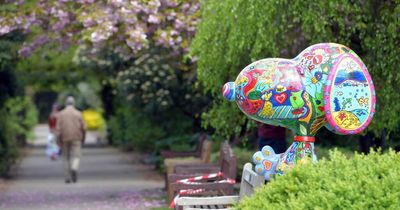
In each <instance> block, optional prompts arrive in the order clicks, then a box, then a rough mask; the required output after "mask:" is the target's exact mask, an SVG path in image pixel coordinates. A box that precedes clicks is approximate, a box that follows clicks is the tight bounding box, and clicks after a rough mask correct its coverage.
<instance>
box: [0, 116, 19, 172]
mask: <svg viewBox="0 0 400 210" xmlns="http://www.w3.org/2000/svg"><path fill="white" fill-rule="evenodd" d="M0 116H1V121H0V131H1V132H0V176H4V175H6V174H7V172H8V171H9V169H10V167H11V165H12V164H14V162H15V160H16V159H17V157H18V147H17V141H16V138H15V137H16V132H15V129H14V123H15V122H13V121H11V120H10V118H11V116H10V114H9V113H8V112H7V110H6V109H5V108H2V109H0Z"/></svg>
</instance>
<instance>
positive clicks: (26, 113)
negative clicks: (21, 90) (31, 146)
mask: <svg viewBox="0 0 400 210" xmlns="http://www.w3.org/2000/svg"><path fill="white" fill-rule="evenodd" d="M6 109H7V111H8V113H9V121H10V122H11V126H13V129H14V130H15V132H16V135H17V136H16V137H17V138H18V140H20V141H25V140H26V139H27V138H31V137H33V133H32V129H33V127H34V126H35V125H36V124H37V122H38V112H37V110H36V107H35V105H34V104H33V102H32V101H31V99H30V98H29V97H28V96H24V97H15V98H10V99H8V100H7V101H6Z"/></svg>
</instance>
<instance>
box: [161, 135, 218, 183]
mask: <svg viewBox="0 0 400 210" xmlns="http://www.w3.org/2000/svg"><path fill="white" fill-rule="evenodd" d="M198 150H199V151H198ZM211 150H212V142H211V141H209V140H208V139H207V136H206V135H201V136H200V137H199V144H198V146H197V149H196V150H195V151H193V152H172V151H168V152H167V151H163V152H162V153H161V155H163V157H168V158H165V159H164V167H165V187H166V188H167V187H168V174H173V173H174V171H175V169H174V168H175V166H177V165H181V164H189V165H197V164H204V163H208V162H210V156H211Z"/></svg>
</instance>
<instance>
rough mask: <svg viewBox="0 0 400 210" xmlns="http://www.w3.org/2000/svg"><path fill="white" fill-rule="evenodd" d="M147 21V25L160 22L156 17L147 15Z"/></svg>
mask: <svg viewBox="0 0 400 210" xmlns="http://www.w3.org/2000/svg"><path fill="white" fill-rule="evenodd" d="M147 21H148V22H149V23H154V24H158V23H160V20H159V19H158V17H157V16H155V15H149V18H148V19H147Z"/></svg>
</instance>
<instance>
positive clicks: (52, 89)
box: [0, 0, 400, 173]
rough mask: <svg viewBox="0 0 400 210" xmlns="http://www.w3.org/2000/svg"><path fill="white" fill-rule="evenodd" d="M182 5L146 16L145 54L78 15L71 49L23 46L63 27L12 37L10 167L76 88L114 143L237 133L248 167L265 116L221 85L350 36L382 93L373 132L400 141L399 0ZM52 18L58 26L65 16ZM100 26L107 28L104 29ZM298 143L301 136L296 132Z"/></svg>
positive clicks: (1, 39) (177, 146) (3, 86)
mask: <svg viewBox="0 0 400 210" xmlns="http://www.w3.org/2000/svg"><path fill="white" fill-rule="evenodd" d="M118 2H123V1H118ZM118 2H117V3H118ZM140 2H141V3H143V4H145V3H146V1H140ZM177 2H178V3H177V5H176V8H174V9H172V8H171V9H166V10H163V11H161V12H160V14H158V15H159V17H162V15H167V16H168V18H169V19H168V18H167V19H168V20H167V19H165V20H164V19H163V21H167V22H166V23H165V24H164V23H163V22H161V23H160V24H159V25H157V24H156V23H150V22H146V24H145V26H146V27H144V28H145V29H146V30H148V31H145V32H143V31H141V33H148V34H149V35H151V38H149V39H148V40H146V42H145V45H146V47H145V48H143V49H141V50H139V51H132V50H129V48H127V46H126V42H125V41H126V40H124V39H122V40H120V38H121V37H118V36H117V35H116V34H114V35H112V36H109V37H107V39H106V40H104V42H105V43H103V44H101V43H90V42H89V41H88V39H90V37H88V36H89V35H90V33H89V32H90V30H89V29H90V27H89V28H88V29H82V28H84V26H83V25H82V24H84V23H85V20H79V21H80V22H79V21H78V23H76V22H74V21H75V20H76V19H74V20H69V21H71V22H72V24H70V25H68V27H66V29H65V30H66V31H62V30H61V31H58V32H56V33H60V34H61V35H63V36H64V35H66V34H68V33H69V32H71V31H73V32H76V31H77V30H83V31H84V32H83V34H79V33H77V34H78V35H77V36H78V37H74V35H72V37H71V40H70V42H69V43H70V44H71V46H69V47H64V48H62V46H61V47H60V43H58V42H52V41H49V40H47V41H46V43H44V42H43V43H44V44H42V45H40V46H39V47H37V46H35V49H31V51H32V53H33V54H32V55H31V56H30V57H22V56H20V54H18V52H17V51H18V50H20V49H21V46H24V47H28V46H30V45H29V43H32V42H34V43H35V44H36V45H38V44H37V43H38V41H37V39H36V38H37V36H39V38H40V35H42V34H45V33H49V34H50V35H54V34H52V33H51V32H49V31H46V30H44V29H43V28H42V29H41V28H40V27H38V26H34V27H32V28H31V34H27V33H25V32H21V31H18V30H17V31H14V32H11V33H8V34H4V35H1V36H0V112H1V113H2V114H0V117H1V120H0V127H1V129H2V130H1V131H2V132H0V143H1V144H0V151H1V153H0V154H1V155H0V167H1V168H0V173H1V171H6V169H8V167H9V165H10V163H12V162H13V161H14V160H15V158H16V157H17V155H16V154H17V153H16V151H17V149H16V148H17V144H18V143H17V142H19V141H20V140H17V139H26V138H27V137H29V130H30V129H31V128H32V126H33V125H34V124H35V123H36V122H37V121H40V122H46V120H47V117H48V114H49V113H50V111H51V107H52V104H53V103H58V104H59V105H61V106H62V105H63V104H64V100H65V98H66V97H67V96H69V95H73V96H75V98H76V101H77V107H78V108H79V109H80V110H82V111H84V116H85V119H86V121H87V124H88V125H89V127H90V128H91V129H95V130H101V131H104V132H106V133H107V134H108V140H109V143H110V144H113V145H116V146H118V147H120V148H123V149H126V150H132V149H133V150H136V151H140V152H147V153H149V152H150V153H152V154H154V157H155V159H157V158H158V157H157V155H158V153H159V151H160V150H162V149H172V150H185V149H189V148H193V145H194V144H195V142H196V137H197V136H198V133H200V132H206V133H208V134H211V136H212V137H211V138H212V140H213V141H215V142H220V141H222V140H225V139H230V140H231V141H232V142H233V143H234V144H236V145H237V148H236V149H235V153H237V154H238V156H239V160H240V163H239V165H243V164H242V163H244V162H247V161H249V159H250V157H251V154H252V153H253V152H254V150H255V144H256V139H257V136H256V134H255V133H256V124H255V123H254V122H253V121H251V120H249V119H248V118H247V117H246V116H245V115H244V114H243V113H241V112H240V110H239V109H238V108H237V106H236V104H234V103H229V102H226V101H224V100H223V97H222V94H221V92H220V91H221V87H222V85H223V84H224V83H225V82H227V81H232V80H234V79H235V77H236V76H237V74H238V73H239V71H240V70H241V69H243V68H244V67H245V66H246V65H247V64H249V63H251V62H252V61H255V60H258V59H262V58H267V57H284V58H291V57H294V56H296V55H297V54H298V53H300V52H301V51H302V50H303V49H305V48H306V47H307V46H309V45H312V44H315V43H319V42H337V43H341V44H344V45H347V46H349V47H350V48H352V49H353V50H354V51H355V52H356V53H357V54H358V55H360V57H361V58H362V59H363V61H364V62H365V64H366V65H367V67H368V69H369V72H370V74H371V76H372V77H373V81H374V83H375V88H376V92H377V112H376V115H375V118H374V120H373V121H372V124H371V125H370V127H369V128H368V129H369V131H371V132H372V133H374V135H372V134H371V136H372V137H371V138H370V139H371V140H373V139H374V138H381V135H383V136H387V137H390V138H389V139H390V140H389V141H388V145H386V146H392V147H396V146H399V145H400V139H399V138H400V137H399V136H400V135H399V115H398V114H397V113H398V112H399V111H400V106H399V105H398V104H397V103H398V101H400V100H399V99H400V93H399V91H398V85H399V84H400V76H399V75H400V74H398V73H397V69H396V67H397V66H399V65H400V62H399V59H400V58H399V56H398V54H399V53H400V50H399V47H398V46H400V43H399V42H400V38H399V32H400V31H399V30H400V29H399V28H400V26H399V25H400V23H399V16H398V14H399V12H400V11H399V10H400V6H399V3H400V2H399V0H389V1H378V0H365V1H345V0H335V1H329V2H323V1H294V2H293V1H287V0H277V1H272V0H230V1H201V10H200V12H199V11H198V7H197V3H198V1H195V0H182V1H177ZM103 3H104V2H103ZM49 4H52V3H49ZM60 5H61V6H62V4H60ZM69 5H75V3H73V2H69V3H68V4H66V5H64V6H65V8H64V7H63V6H62V7H60V9H65V10H66V12H68V14H69V16H68V17H70V16H71V17H76V16H79V14H75V13H76V11H75V10H73V9H71V8H73V7H70V6H69ZM147 6H148V5H147ZM32 7H35V3H32V2H28V3H27V4H24V6H23V8H22V10H21V11H29V10H30V8H32ZM89 7H90V5H84V6H82V8H83V9H85V10H87V9H88V10H87V11H88V17H89V19H90V18H92V17H95V16H96V15H97V13H96V12H101V11H99V10H96V9H94V10H93V13H90V12H91V11H92V10H91V9H90V8H89ZM161 7H163V6H161ZM94 8H97V7H94ZM113 8H114V9H120V8H122V6H121V5H119V6H118V5H117V6H114V7H113ZM17 9H18V7H16V6H15V5H14V6H7V7H5V6H4V7H3V6H1V7H0V12H2V14H3V13H4V14H8V15H9V16H10V17H11V16H12V15H14V13H13V12H14V11H16V10H17ZM38 9H39V10H40V8H38ZM118 11H119V10H118ZM186 13H190V15H189V16H185V14H186ZM43 14H44V13H43ZM43 14H42V15H43ZM141 15H143V17H142V16H141V17H140V18H145V17H146V15H145V14H141ZM173 15H176V17H175V18H176V19H173V18H174V16H173ZM200 15H201V18H200ZM79 17H80V18H84V17H81V16H79ZM157 17H158V16H157ZM184 17H188V18H186V19H187V20H186V19H185V18H184ZM40 18H46V17H45V16H40ZM52 18H53V19H51V18H50V17H49V22H48V24H49V23H54V21H55V20H58V19H57V18H55V17H52ZM64 18H65V17H64ZM171 18H172V19H171ZM183 20H184V21H183ZM200 20H201V21H200ZM121 21H122V22H121ZM117 23H119V24H122V26H124V27H121V28H120V29H119V30H125V29H128V27H125V26H128V25H129V24H130V23H129V21H127V19H126V18H122V20H119V21H117ZM162 24H164V25H162ZM49 26H50V25H49ZM97 26H98V27H99V28H100V27H101V26H102V25H101V23H96V25H93V27H97ZM147 26H153V27H156V28H158V29H157V31H152V27H147ZM195 26H197V29H196V28H195ZM91 27H92V26H91ZM49 29H50V28H49ZM153 29H154V28H153ZM164 29H165V31H163V30H164ZM50 31H51V30H50ZM113 33H115V32H113ZM194 33H196V36H194ZM125 35H126V34H125ZM141 35H143V34H141ZM79 36H82V37H79ZM34 37H36V38H35V39H34ZM50 37H51V36H50ZM193 37H194V39H193ZM80 38H82V40H80ZM125 38H126V37H125ZM130 39H131V38H130V37H128V40H130ZM192 39H193V40H192ZM78 40H80V42H78ZM39 41H40V40H39ZM53 41H54V40H53ZM161 41H162V42H165V43H164V44H161V43H159V42H161ZM24 43H25V44H24ZM121 43H122V44H124V46H122V44H121ZM131 44H132V43H131ZM36 47H37V48H36ZM130 47H132V46H130ZM136 47H137V46H136ZM136 47H135V49H136ZM139 47H140V46H139ZM118 50H123V52H124V53H121V52H119V51H118ZM188 50H190V51H188ZM32 102H34V105H33V104H32ZM35 107H36V108H35ZM35 110H37V112H36V111H35ZM36 113H38V114H36ZM317 138H318V139H319V140H318V141H317V150H318V154H319V155H321V156H326V154H327V152H326V151H327V149H326V148H327V147H331V146H337V147H339V148H341V150H343V151H352V150H357V149H358V146H359V145H358V138H359V136H338V135H335V134H332V133H330V132H329V131H327V130H326V129H321V131H320V132H319V133H318V135H317ZM288 139H290V140H289V141H291V135H288ZM23 141H25V140H23ZM216 145H218V143H217V144H216ZM380 146H382V145H380ZM383 146H385V145H383ZM216 150H218V148H216ZM239 171H240V170H239Z"/></svg>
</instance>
